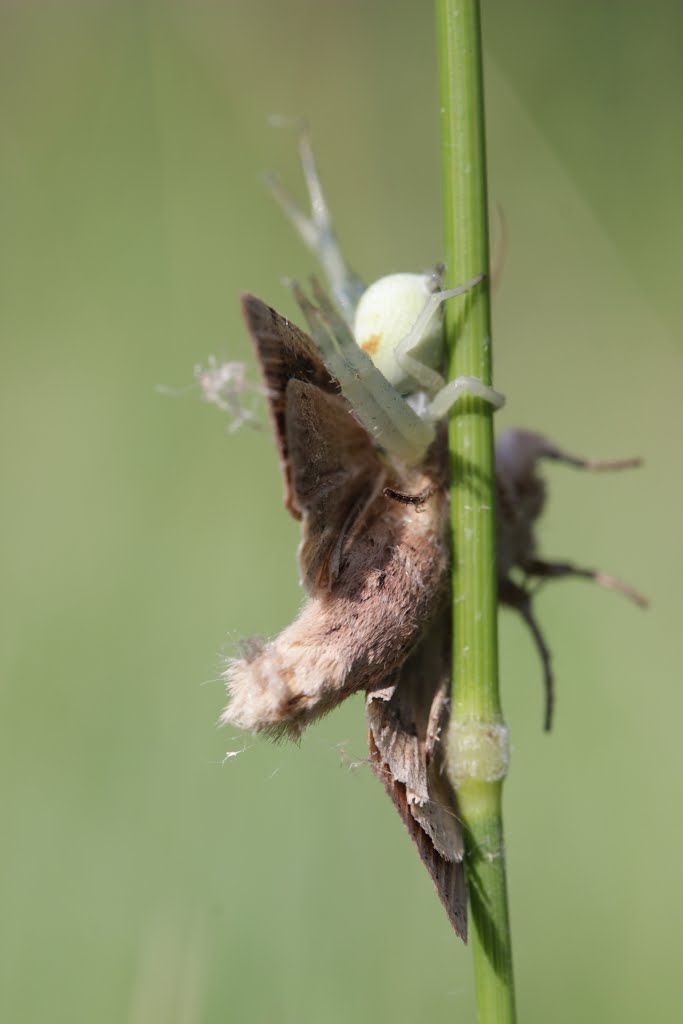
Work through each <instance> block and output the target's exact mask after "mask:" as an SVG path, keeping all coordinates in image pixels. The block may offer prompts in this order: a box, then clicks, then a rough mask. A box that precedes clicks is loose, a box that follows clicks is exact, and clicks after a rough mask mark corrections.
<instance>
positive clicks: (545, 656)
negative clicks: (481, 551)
mask: <svg viewBox="0 0 683 1024" xmlns="http://www.w3.org/2000/svg"><path fill="white" fill-rule="evenodd" d="M498 599H499V601H500V602H501V603H502V604H506V605H508V607H510V608H514V609H515V611H517V612H519V614H520V615H521V616H522V618H523V619H524V621H525V622H526V624H527V626H528V627H529V629H530V630H531V635H532V637H533V638H534V643H535V645H536V650H537V651H538V653H539V656H540V658H541V665H542V666H543V688H544V691H545V713H544V716H543V728H544V729H545V731H546V732H549V731H550V729H551V727H552V722H553V709H554V706H555V687H554V679H553V668H552V656H551V654H550V650H549V649H548V646H547V644H546V642H545V640H544V638H543V633H542V632H541V627H540V626H539V624H538V622H537V621H536V617H535V615H534V612H533V608H532V603H531V594H529V592H528V591H527V590H525V589H524V587H520V586H519V585H518V584H517V583H513V582H512V580H501V581H500V582H499V584H498Z"/></svg>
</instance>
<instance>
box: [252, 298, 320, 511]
mask: <svg viewBox="0 0 683 1024" xmlns="http://www.w3.org/2000/svg"><path fill="white" fill-rule="evenodd" d="M242 314H243V316H244V320H245V323H246V325H247V330H248V331H249V335H250V337H251V340H252V342H253V345H254V348H255V349H256V357H257V359H258V362H259V365H260V368H261V375H262V377H263V383H264V384H265V387H266V391H267V396H268V406H269V409H270V416H271V420H272V423H273V430H274V433H275V441H276V443H277V447H278V452H279V455H280V465H281V468H282V475H283V477H284V484H285V494H284V500H285V508H286V509H287V511H288V512H289V513H290V514H291V515H292V516H294V518H295V519H301V514H302V510H301V509H300V508H299V507H298V506H297V504H296V500H295V498H294V494H293V491H292V471H291V462H290V452H289V446H288V440H287V429H286V415H287V413H286V395H287V385H288V384H289V382H290V381H291V380H300V381H305V382H307V383H309V384H313V385H315V386H316V387H318V388H321V389H322V390H323V391H327V392H330V393H335V392H338V391H339V385H338V384H337V382H336V381H335V380H334V378H333V377H331V376H330V373H329V371H328V370H327V368H326V367H325V364H324V362H323V360H322V358H321V357H320V354H319V352H318V350H317V349H316V347H315V345H314V344H313V342H312V341H311V339H310V338H309V337H308V335H307V334H305V333H304V332H303V331H302V330H300V329H299V328H298V327H297V326H296V325H295V324H293V323H291V322H290V321H289V320H287V319H286V318H285V317H283V316H280V314H279V313H278V312H276V310H274V309H272V308H271V307H270V306H267V305H266V303H265V302H262V301H261V300H260V299H257V298H256V296H254V295H248V294H247V295H243V296H242Z"/></svg>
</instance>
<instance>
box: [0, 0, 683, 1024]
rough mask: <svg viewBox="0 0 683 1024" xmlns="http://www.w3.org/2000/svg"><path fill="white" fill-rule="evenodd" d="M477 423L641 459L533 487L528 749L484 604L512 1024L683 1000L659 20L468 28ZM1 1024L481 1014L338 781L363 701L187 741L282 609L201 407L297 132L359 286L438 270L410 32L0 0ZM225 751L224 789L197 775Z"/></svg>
mask: <svg viewBox="0 0 683 1024" xmlns="http://www.w3.org/2000/svg"><path fill="white" fill-rule="evenodd" d="M483 15H484V31H485V39H486V50H487V99H488V131H489V140H490V141H489V157H490V188H491V195H492V197H493V198H494V199H495V200H496V201H497V202H499V203H500V204H501V206H502V208H503V211H504V215H505V221H506V225H507V235H508V247H507V258H506V264H505V270H504V275H503V281H502V286H501V288H500V290H499V292H498V294H497V296H496V301H495V307H494V314H495V355H496V384H497V386H498V387H499V388H500V389H501V390H503V391H504V392H506V394H507V395H508V406H507V408H506V409H505V410H504V411H503V412H502V413H501V414H500V415H499V416H498V417H497V424H498V427H499V428H500V427H502V426H504V425H506V424H513V423H514V424H521V425H525V426H529V427H533V428H537V429H541V430H543V431H545V432H547V433H548V434H550V435H551V436H552V437H553V438H555V439H556V440H557V441H559V442H561V443H563V444H564V445H566V446H567V447H569V448H570V449H573V450H576V451H578V452H583V453H586V454H590V455H594V456H604V457H609V456H627V455H632V454H643V455H644V456H645V457H646V459H647V465H646V467H645V469H644V470H642V471H640V472H638V473H632V474H623V475H617V476H609V477H604V476H603V477H600V476H597V477H596V476H585V475H580V474H577V473H574V472H572V471H571V470H569V469H563V468H561V467H557V468H551V469H550V470H549V472H548V476H549V477H550V480H551V485H552V502H551V507H550V509H549V512H548V515H547V517H546V519H545V521H544V524H543V530H542V545H543V550H544V552H545V553H547V554H548V555H555V556H557V557H562V556H568V557H574V558H575V559H577V560H579V561H582V562H583V563H585V564H597V565H599V566H602V567H604V568H605V569H607V570H608V571H613V572H615V573H618V574H620V575H622V576H623V577H624V578H626V579H627V580H629V581H630V582H632V583H634V584H635V585H637V586H639V587H640V588H641V589H642V590H644V591H645V592H646V593H648V594H649V595H650V597H651V598H652V601H653V607H652V609H651V610H650V611H649V612H647V613H641V612H639V611H638V610H637V609H635V608H633V607H631V606H629V605H628V603H626V602H625V601H623V600H621V599H620V598H619V597H617V596H614V595H611V594H609V593H606V592H604V591H600V590H598V589H596V588H591V587H590V586H589V585H587V584H581V583H578V582H577V583H565V584H557V585H556V586H555V587H552V586H549V587H548V588H547V590H545V591H544V592H543V594H542V596H540V598H539V600H538V606H537V607H538V613H539V616H540V618H541V621H542V623H543V625H544V627H545V629H546V631H547V635H548V638H549V640H550V642H551V644H552V648H553V651H554V654H555V663H556V671H557V680H558V691H559V694H558V708H557V724H556V729H555V731H554V733H553V734H552V735H551V736H550V737H548V736H545V735H543V734H542V732H541V728H540V726H541V711H542V708H541V680H540V669H539V665H538V663H537V659H536V656H535V653H534V651H533V650H532V647H531V643H530V639H529V636H528V635H527V633H526V632H525V631H524V629H523V627H522V626H521V624H520V623H518V622H517V621H516V620H515V619H514V618H513V617H512V616H511V615H510V614H509V613H504V614H503V615H502V616H501V640H502V657H503V660H502V674H503V679H502V685H503V696H504V703H505V710H506V715H507V718H508V721H509V724H510V726H511V729H512V747H513V759H512V766H511V774H510V778H509V782H508V784H507V790H506V797H507V799H506V817H507V831H508V851H509V871H510V885H511V902H512V918H513V926H514V940H515V957H516V972H517V980H518V999H519V1008H520V1019H521V1020H524V1021H538V1022H541V1021H542V1022H546V1021H554V1022H565V1021H566V1022H569V1021H572V1022H573V1021H577V1020H588V1021H598V1020H600V1021H620V1022H635V1021H642V1020H643V1019H652V1020H655V1019H656V1020H673V1019H675V1018H676V1017H677V1013H676V1007H677V1006H678V1007H680V962H681V955H682V949H681V939H680V920H681V911H682V910H683V899H682V895H681V881H680V872H681V867H680V866H681V859H682V855H683V827H682V824H681V807H682V806H683V799H682V797H683V793H682V792H681V790H682V788H683V785H682V778H683V773H682V771H681V769H682V767H683V765H682V760H683V755H682V753H681V739H680V735H681V720H682V711H683V707H682V704H683V698H682V696H681V679H680V676H681V672H680V666H681V632H682V631H681V625H680V619H681V576H682V574H683V557H682V545H681V540H680V525H679V523H680V518H681V512H680V509H681V502H682V499H683V487H682V485H681V441H682V427H683V420H682V417H681V412H680V380H681V371H682V369H683V365H682V364H683V359H682V349H681V344H680V340H679V335H680V323H681V314H682V313H683V298H682V291H683V290H682V289H681V286H680V272H681V270H680V268H681V257H680V253H681V238H682V237H683V203H682V201H681V182H682V181H683V135H682V133H681V119H680V101H681V94H682V89H683V66H682V64H681V59H680V53H681V45H682V43H683V12H682V10H681V6H680V4H677V3H674V2H671V3H667V2H655V3H653V4H650V5H645V4H642V3H637V2H635V0H624V2H622V3H620V4H593V3H588V2H586V3H576V2H575V0H546V2H544V3H540V2H537V3H533V2H526V3H519V4H509V3H506V2H505V0H488V2H484V4H483ZM0 17H1V24H0V39H1V42H0V82H1V87H0V104H1V108H2V109H1V111H0V133H1V137H2V154H1V161H0V206H1V222H2V245H1V247H0V248H1V252H2V255H1V257H0V258H1V260H2V270H1V273H0V289H1V295H0V339H1V344H2V356H3V368H2V374H1V377H0V388H1V389H2V398H1V405H0V417H2V429H1V430H0V444H1V445H2V456H3V470H2V499H1V500H2V509H3V530H2V538H1V541H0V543H1V544H2V560H1V565H2V583H1V588H2V593H1V595H0V596H1V600H2V609H1V621H2V625H3V640H2V645H1V646H0V658H1V661H2V668H1V680H0V683H1V687H0V693H1V694H2V714H1V722H0V730H1V735H0V759H1V760H0V764H1V778H2V841H1V843H0V863H1V866H0V877H1V879H2V890H3V891H2V894H1V906H2V911H1V923H0V930H1V932H2V952H1V955H0V974H1V977H0V1019H2V1021H3V1022H4V1021H7V1022H22V1024H23V1022H31V1024H32V1022H48V1021H49V1022H51V1024H57V1022H64V1024H67V1022H68V1024H75V1022H88V1024H89V1022H98V1024H108V1022H112V1024H114V1022H116V1024H119V1022H125V1024H156V1022H163V1024H166V1022H169V1024H196V1022H199V1021H201V1022H219V1021H221V1022H223V1021H267V1022H273V1024H279V1022H288V1024H289V1022H292V1024H293V1022H296V1024H300V1022H301V1024H305V1022H316V1024H317V1022H321V1021H324V1022H326V1024H337V1022H340V1024H341V1022H342V1021H343V1022H347V1021H354V1022H356V1024H361V1022H368V1024H369V1022H373V1024H375V1022H378V1021H380V1022H381V1021H387V1020H392V1021H413V1020H422V1019H425V1020H430V1021H446V1020H458V1021H471V1020H473V1019H474V1009H473V987H472V970H471V960H470V953H469V951H468V950H466V949H465V948H463V947H462V946H461V945H459V943H458V942H457V940H456V939H455V938H454V936H453V935H452V934H451V933H450V931H449V926H448V923H447V920H446V917H445V915H444V913H443V911H442V909H441V907H440V905H439V904H438V901H437V899H436V897H435V895H434V894H433V892H432V890H431V886H430V883H429V880H428V877H427V875H426V873H425V872H424V870H423V868H422V867H421V865H420V864H419V863H418V859H417V857H416V856H415V855H414V853H413V850H412V848H411V846H410V843H409V840H408V838H407V836H406V835H405V834H404V831H403V829H402V826H401V825H400V823H399V821H398V818H397V817H396V816H395V814H394V812H393V810H392V808H391V807H390V805H389V803H388V801H387V800H386V799H385V797H384V795H383V793H382V791H381V788H380V787H379V786H378V785H377V783H376V781H374V780H373V779H372V777H371V775H370V772H369V770H368V769H367V767H365V766H363V764H362V763H361V765H360V766H359V767H356V768H355V769H351V770H350V768H349V763H350V762H355V761H360V762H362V760H363V758H364V756H365V750H366V748H365V729H364V722H363V713H362V705H361V701H360V699H358V698H357V699H355V700H353V701H350V702H349V703H348V706H346V707H344V708H343V709H341V710H340V711H339V712H338V713H336V714H334V715H333V716H331V717H330V718H328V719H327V720H326V721H325V722H323V723H322V724H321V725H320V726H319V727H317V728H315V729H312V730H311V731H310V733H309V734H308V735H307V737H306V738H305V739H304V741H303V743H302V745H301V747H300V748H295V747H291V746H273V745H269V744H268V743H266V742H260V741H254V740H252V739H251V738H248V737H247V738H245V737H244V736H240V735H235V734H234V732H231V731H230V730H223V731H219V730H217V729H216V726H215V723H216V719H217V717H218V714H219V712H220V709H221V706H222V703H223V700H224V696H223V691H222V684H221V682H220V680H219V673H220V668H221V664H222V659H223V657H224V656H225V655H226V654H229V653H230V652H231V651H234V650H235V646H236V644H237V642H238V640H239V639H240V638H242V637H245V636H249V635H251V634H254V633H261V634H266V635H269V634H270V635H272V634H274V633H275V632H277V631H278V630H279V629H280V628H282V627H283V626H284V625H286V624H287V623H288V622H289V621H290V620H291V619H292V617H293V616H294V614H295V613H296V610H297V608H298V606H299V603H300V601H301V594H300V591H299V589H298V585H297V571H296V565H295V547H296V544H297V528H296V525H295V524H294V523H293V522H291V521H290V520H289V519H288V517H287V516H286V514H285V512H284V511H283V509H282V507H281V483H280V479H279V474H278V468H277V465H276V458H275V454H274V449H273V445H272V442H271V438H270V437H269V434H268V432H267V431H262V432H255V431H248V430H244V431H242V432H240V433H238V434H236V435H228V433H227V429H226V423H225V421H224V419H223V418H222V417H221V416H220V415H219V413H217V412H216V411H215V410H214V409H212V408H209V407H208V406H206V405H203V404H202V403H201V402H200V399H199V396H198V394H197V393H196V391H188V392H187V393H186V394H184V395H182V396H180V397H177V398H169V397H167V396H163V395H161V394H159V392H158V391H157V390H155V388H156V386H157V385H166V386H168V387H178V388H182V387H183V386H185V385H187V384H189V383H191V381H192V369H193V366H194V364H195V363H199V362H205V361H206V358H207V356H208V355H209V354H211V353H214V354H216V355H217V356H219V357H223V358H226V357H229V358H236V359H246V360H249V361H251V353H250V349H249V345H248V342H247V339H246V336H245V331H244V328H243V326H242V324H241V320H240V317H239V312H238V304H237V296H238V292H239V291H240V290H244V289H249V290H252V291H255V292H256V293H257V294H259V295H261V296H262V297H264V298H265V299H266V300H267V301H268V302H270V303H272V304H274V305H276V306H277V307H278V308H279V309H281V310H282V311H283V312H285V313H288V314H290V315H293V314H294V305H293V302H292V299H291V297H290V295H289V294H288V291H287V289H286V288H285V287H284V285H283V283H282V279H283V278H284V277H285V276H287V275H289V276H295V275H298V276H299V277H303V276H304V275H305V274H307V273H308V272H309V271H310V270H311V269H312V266H313V265H312V261H311V258H310V257H309V255H308V253H307V252H306V251H305V250H304V248H303V246H302V245H301V244H300V243H299V242H298V241H297V239H296V238H295V237H294V235H293V233H292V231H291V229H290V228H289V226H288V225H287V223H286V222H285V221H284V218H283V217H282V215H281V214H280V212H279V211H278V210H277V208H276V207H275V205H274V203H273V202H272V201H271V200H270V198H269V197H268V195H267V194H266V192H265V190H264V187H263V185H262V182H261V180H260V174H261V172H262V171H263V170H264V169H266V168H276V169H278V170H279V171H281V173H282V174H283V176H284V178H285V180H286V181H287V182H288V183H289V184H291V186H292V188H293V190H295V191H296V193H297V195H298V196H300V197H302V191H303V190H302V186H301V180H300V176H299V172H298V167H297V162H296V152H295V141H294V137H293V135H292V133H291V132H288V131H286V130H274V129H272V128H269V127H268V124H267V117H268V115H269V114H272V113H284V114H292V115H300V114H304V115H306V116H307V117H308V118H309V119H310V121H311V124H312V128H313V135H314V142H315V146H316V150H317V153H318V157H319V161H320V165H321V171H322V174H323V179H324V182H325V184H326V186H327V190H328V194H329V197H330V200H331V204H332V207H333V211H334V213H335V215H336V219H337V223H338V225H339V227H340V234H341V236H342V241H343V243H344V246H345V249H346V251H347V253H348V255H349V257H350V259H351V261H352V262H353V264H354V266H355V267H356V268H357V269H358V271H359V272H360V273H362V274H363V275H364V276H365V277H366V278H367V279H368V280H370V279H373V278H375V277H378V276H380V275H381V274H382V273H386V272H389V271H391V270H408V269H422V268H425V267H428V266H431V265H433V264H434V263H435V262H436V261H437V260H438V259H439V258H440V256H441V227H440V219H439V218H440V213H439V205H440V204H439V189H440V183H439V155H438V102H437V96H436V71H435V66H434V40H433V19H432V9H431V5H430V4H415V3H409V2H400V3H399V2H396V0H381V2H380V0H377V2H372V3H365V2H360V0H345V2H341V0H338V2H336V3H333V2H320V0H317V2H316V0H293V2H290V3H287V4H283V3H277V2H275V0H268V2H265V0H262V2H260V0H250V2H246V0H233V2H230V0H224V2H222V3H221V2H217V0H216V2H208V0H192V2H191V0H186V2H180V0H177V2H171V0H169V2H156V3H155V2H151V0H149V2H147V0H99V2H98V0H80V2H77V0H61V2H60V0H55V2H47V0H46V2H37V0H13V2H12V0H3V2H2V4H1V6H0ZM235 750H241V751H243V752H242V753H241V754H240V755H239V756H238V757H234V758H230V759H228V760H227V761H226V762H225V763H224V764H223V763H222V762H223V759H224V756H225V754H226V752H227V751H235Z"/></svg>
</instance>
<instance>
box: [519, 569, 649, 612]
mask: <svg viewBox="0 0 683 1024" xmlns="http://www.w3.org/2000/svg"><path fill="white" fill-rule="evenodd" d="M522 569H523V571H524V572H525V573H526V574H527V575H528V576H536V577H538V578H540V579H566V578H567V577H569V576H577V577H579V578H581V579H586V580H593V582H594V583H597V584H598V586H600V587H604V588H605V589H606V590H615V591H616V592H617V593H618V594H623V596H624V597H626V598H628V600H629V601H632V602H633V603H634V604H637V605H638V607H639V608H648V607H649V604H650V602H649V601H648V599H647V598H646V597H645V595H644V594H641V593H640V591H638V590H636V589H635V588H634V587H631V586H629V585H628V583H624V582H623V581H622V580H620V579H617V577H616V576H610V575H609V574H608V573H606V572H602V571H601V570H600V569H587V568H585V567H584V566H580V565H574V564H573V563H572V562H545V561H543V559H541V558H533V559H531V560H530V561H529V562H525V563H524V565H523V566H522Z"/></svg>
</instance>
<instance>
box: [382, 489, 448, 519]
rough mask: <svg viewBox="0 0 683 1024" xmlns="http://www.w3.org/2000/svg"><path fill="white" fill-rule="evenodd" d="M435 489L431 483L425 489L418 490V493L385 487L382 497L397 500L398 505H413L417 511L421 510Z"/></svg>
mask: <svg viewBox="0 0 683 1024" xmlns="http://www.w3.org/2000/svg"><path fill="white" fill-rule="evenodd" d="M435 490H436V487H435V486H434V485H433V484H432V485H431V486H430V487H427V488H426V490H424V491H420V493H419V494H407V493H406V492H405V491H396V490H394V488H393V487H385V488H384V497H385V498H391V500H392V501H397V502H398V503H399V505H415V507H416V508H417V511H418V512H421V511H422V506H423V505H424V504H425V503H426V502H428V501H429V499H430V498H431V496H432V494H434V491H435Z"/></svg>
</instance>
